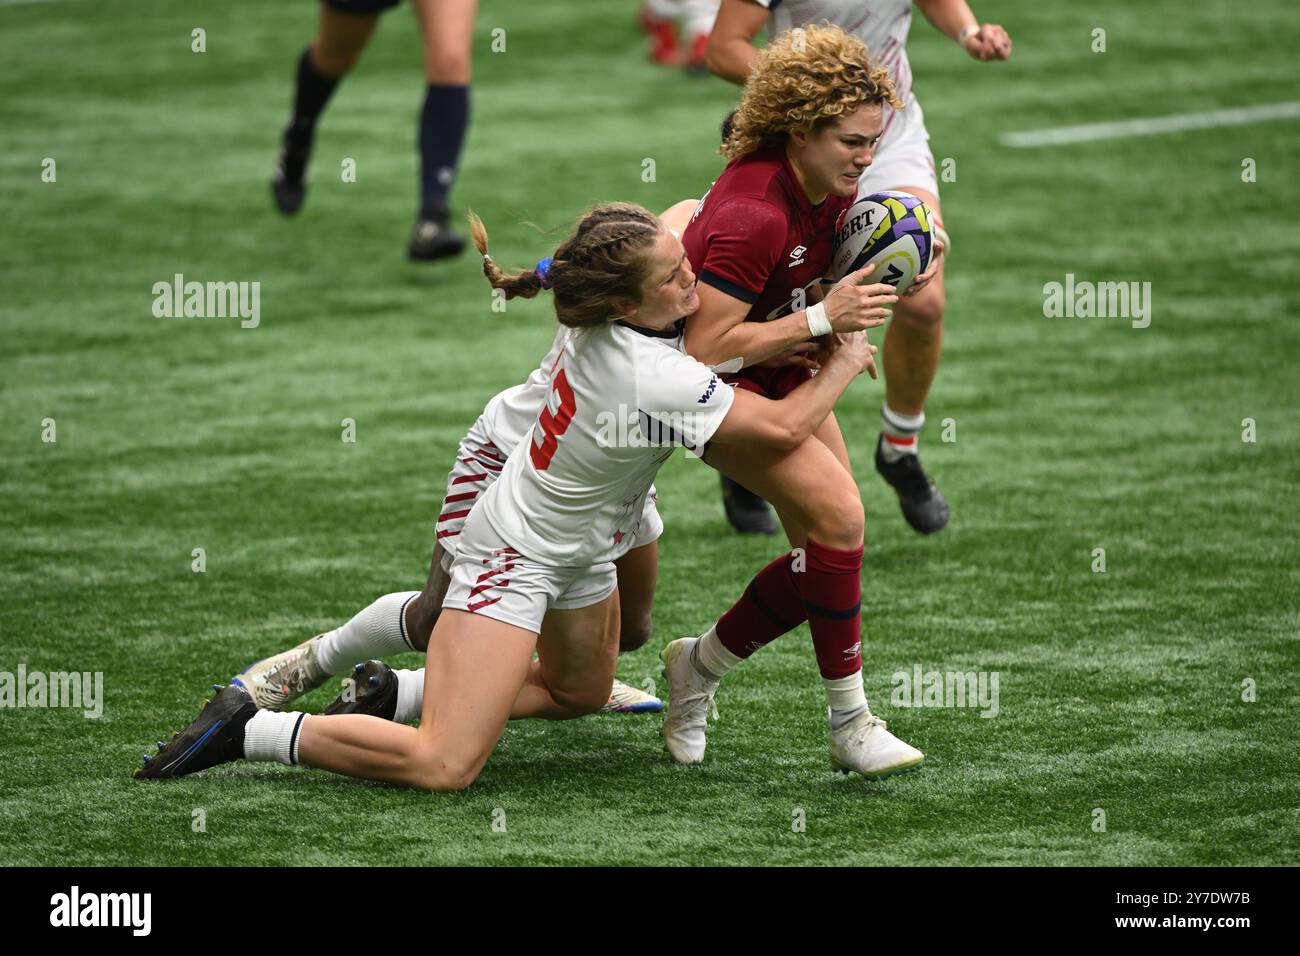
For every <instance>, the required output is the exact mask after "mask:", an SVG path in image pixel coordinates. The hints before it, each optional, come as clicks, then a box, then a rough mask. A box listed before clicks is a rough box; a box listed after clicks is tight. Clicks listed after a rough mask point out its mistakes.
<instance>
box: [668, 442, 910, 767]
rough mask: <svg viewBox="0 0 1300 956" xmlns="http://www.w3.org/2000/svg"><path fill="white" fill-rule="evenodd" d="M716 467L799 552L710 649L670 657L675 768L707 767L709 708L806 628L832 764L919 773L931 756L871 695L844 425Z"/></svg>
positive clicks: (727, 621)
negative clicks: (872, 704)
mask: <svg viewBox="0 0 1300 956" xmlns="http://www.w3.org/2000/svg"><path fill="white" fill-rule="evenodd" d="M706 458H707V460H708V462H709V464H711V465H713V466H714V467H715V468H719V469H721V470H724V471H725V470H727V469H731V472H732V473H731V477H733V478H734V479H736V480H738V481H741V482H743V483H746V485H747V486H748V487H751V488H753V489H754V490H755V491H756V492H757V493H759V494H761V495H762V496H763V497H764V498H766V499H767V500H768V501H770V502H772V504H773V505H774V507H775V508H776V511H777V514H778V515H779V516H780V517H781V520H782V523H783V524H784V525H785V529H786V533H787V535H788V536H789V537H790V541H791V544H793V545H794V546H795V548H797V549H799V550H798V551H797V552H794V553H790V554H785V555H781V556H780V557H778V558H777V559H776V560H774V561H772V562H771V563H770V564H769V565H768V566H767V567H765V568H763V569H762V570H761V571H760V572H759V573H758V574H757V575H756V576H755V577H754V579H753V580H752V581H751V582H750V584H749V586H748V587H747V588H746V589H745V592H744V594H743V595H742V596H741V598H740V600H738V601H737V602H736V603H735V604H734V605H733V606H732V607H731V609H730V610H728V611H727V613H726V614H724V615H723V616H722V617H721V618H719V619H718V621H717V623H716V624H715V625H714V626H713V627H711V628H709V630H708V631H706V632H705V633H704V634H703V635H701V636H700V637H699V638H683V639H681V640H679V641H674V642H673V643H672V644H670V645H669V646H668V647H667V648H665V650H664V652H663V654H662V655H661V657H662V658H663V660H664V664H665V666H666V668H667V670H668V675H669V685H670V690H669V693H670V699H669V711H668V716H667V717H666V718H665V720H664V728H663V734H664V740H665V743H666V744H667V746H668V750H669V752H670V753H671V754H672V756H673V759H675V760H677V761H678V762H679V763H695V762H698V761H699V760H701V759H703V756H704V748H705V729H706V724H705V714H706V712H707V706H708V702H709V701H710V700H711V699H712V696H713V692H714V691H715V690H716V687H717V684H718V682H719V681H720V680H721V679H722V677H723V676H724V675H725V674H726V673H727V671H728V670H730V669H731V668H732V667H734V666H736V665H737V664H739V663H740V662H741V661H742V660H744V659H745V658H747V657H749V656H750V655H752V654H753V653H754V652H755V651H757V650H758V649H760V648H761V647H763V646H764V645H765V644H767V643H770V642H771V641H773V640H775V639H776V638H777V637H779V636H781V635H782V634H784V633H786V632H788V631H789V630H791V629H793V628H794V627H796V626H798V624H800V623H802V622H803V621H804V620H807V621H808V623H809V625H810V628H811V630H812V634H813V646H814V650H815V651H816V655H817V665H818V669H819V670H820V671H821V674H822V682H823V684H824V685H825V688H826V697H827V703H828V704H829V712H828V719H829V725H830V726H829V735H830V755H831V762H832V764H833V765H834V766H835V767H837V768H839V769H847V770H854V771H857V772H859V773H862V774H864V775H867V776H884V775H887V774H889V773H894V772H897V771H898V770H902V769H906V768H908V767H912V766H915V765H917V764H919V763H920V761H921V760H922V759H923V757H922V755H921V753H920V751H918V750H916V749H915V748H913V747H910V746H908V745H907V744H905V743H903V742H902V741H901V740H899V739H898V738H897V737H894V736H893V735H892V734H890V733H888V731H887V730H886V729H885V724H884V721H881V720H880V719H879V718H877V717H876V716H874V715H873V714H872V713H871V711H870V708H869V707H868V706H867V700H866V696H865V693H864V690H863V682H862V659H861V653H860V647H861V645H860V636H861V623H860V607H861V570H862V541H863V528H864V519H863V513H862V502H861V499H860V497H859V495H858V489H857V483H856V482H855V481H854V479H853V476H852V474H851V471H850V469H849V461H848V452H847V449H846V448H845V447H844V441H843V437H842V435H841V434H840V431H839V426H838V424H837V423H836V422H835V420H834V416H830V417H828V418H827V420H826V422H825V423H823V425H822V427H821V429H820V430H819V432H818V433H817V436H816V437H813V438H810V439H808V440H807V441H805V442H804V443H803V444H802V445H800V446H799V448H797V449H795V450H794V451H792V452H786V453H782V452H777V451H769V450H765V449H760V448H749V449H745V450H744V452H743V453H738V451H737V450H736V449H734V448H732V447H728V446H722V445H714V446H712V447H711V448H710V449H709V452H708V454H707V456H706ZM675 702H676V703H675ZM679 705H684V706H680V707H679Z"/></svg>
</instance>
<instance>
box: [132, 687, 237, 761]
mask: <svg viewBox="0 0 1300 956" xmlns="http://www.w3.org/2000/svg"><path fill="white" fill-rule="evenodd" d="M213 689H214V690H220V693H219V694H217V696H216V697H214V698H212V699H211V700H206V701H204V702H203V710H202V711H200V712H199V716H198V717H196V718H195V719H194V722H193V723H191V724H190V725H189V726H188V727H186V728H185V729H184V730H182V731H181V732H180V733H178V734H173V735H172V739H171V740H170V741H167V742H165V743H164V742H163V741H159V742H158V752H157V753H155V754H146V755H145V758H144V766H143V767H139V768H137V769H136V771H135V776H137V777H139V778H141V779H152V780H170V779H173V778H176V777H184V776H186V775H187V774H191V773H197V772H198V771H200V770H206V769H208V768H209V767H215V766H217V765H218V764H223V763H230V762H231V761H232V760H240V759H242V758H243V756H244V727H245V725H246V724H247V723H248V721H249V718H251V717H252V716H253V715H254V714H256V713H257V705H256V704H255V703H253V698H252V697H250V696H249V694H248V691H246V690H244V688H242V687H240V686H238V685H237V684H230V685H228V686H226V687H224V688H223V687H221V685H219V684H218V685H214V687H213Z"/></svg>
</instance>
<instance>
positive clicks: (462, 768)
mask: <svg viewBox="0 0 1300 956" xmlns="http://www.w3.org/2000/svg"><path fill="white" fill-rule="evenodd" d="M410 759H411V775H410V778H409V780H408V782H409V784H410V785H411V786H412V787H415V788H416V789H419V790H425V791H428V792H429V793H448V792H451V791H453V790H465V789H468V788H469V785H470V784H472V783H473V782H474V781H475V780H476V779H477V778H478V775H479V771H480V770H481V769H482V765H481V764H480V763H479V762H478V761H472V760H466V759H465V758H463V757H459V758H458V757H456V756H454V755H451V754H448V753H446V751H445V750H442V749H441V748H439V747H437V746H436V745H434V744H433V743H423V742H422V743H421V744H420V745H419V746H417V747H416V748H415V750H414V752H413V753H412V754H411V757H410Z"/></svg>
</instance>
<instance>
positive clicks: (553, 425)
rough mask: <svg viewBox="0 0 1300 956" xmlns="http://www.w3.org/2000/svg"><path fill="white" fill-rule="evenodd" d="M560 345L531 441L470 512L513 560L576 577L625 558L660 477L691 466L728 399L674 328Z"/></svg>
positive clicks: (582, 335)
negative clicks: (681, 450)
mask: <svg viewBox="0 0 1300 956" xmlns="http://www.w3.org/2000/svg"><path fill="white" fill-rule="evenodd" d="M562 334H563V345H562V348H561V349H560V351H559V353H558V355H557V357H556V359H555V365H554V368H553V369H552V370H551V373H550V380H549V386H550V389H549V393H548V395H547V397H546V401H545V403H544V404H543V405H542V407H541V411H540V412H538V413H536V415H535V416H534V422H533V425H532V431H531V433H530V434H529V435H527V436H525V438H524V440H523V441H522V442H521V443H520V444H519V446H518V447H516V448H515V449H514V451H513V452H512V453H511V455H510V457H509V458H508V459H507V460H506V465H505V467H504V468H503V469H502V470H501V476H500V477H499V478H498V479H497V480H496V481H495V482H493V483H492V485H491V487H489V488H488V489H487V491H486V492H484V493H483V495H482V497H480V498H479V500H478V502H477V503H476V505H475V507H476V508H478V509H481V510H482V511H483V514H484V517H485V518H486V520H487V521H488V523H489V524H490V525H491V526H492V528H493V530H494V531H496V533H497V534H499V535H500V536H501V537H502V538H504V539H505V540H506V541H507V542H509V543H510V545H511V547H513V548H515V550H517V551H519V553H520V554H522V555H523V556H524V557H527V558H533V559H534V560H537V561H541V562H543V563H546V564H551V565H554V566H556V567H585V566H590V565H594V564H600V563H603V562H605V561H616V560H618V559H619V558H620V557H622V556H623V555H624V554H625V553H626V552H627V551H628V549H629V548H630V547H631V546H632V534H633V532H634V531H635V529H636V526H637V523H638V522H639V521H640V520H641V512H642V510H643V508H644V506H645V498H646V495H647V494H648V493H649V491H650V486H651V484H652V483H653V482H654V477H655V474H656V472H658V470H659V466H660V465H662V464H663V463H664V462H665V461H667V460H668V458H669V457H670V456H671V455H672V453H673V450H674V448H675V447H676V446H678V445H681V446H684V447H686V448H690V449H693V450H695V451H696V452H697V453H701V454H702V453H703V450H704V446H705V445H706V444H707V443H708V441H709V440H710V439H711V438H712V437H713V434H714V433H715V432H716V431H717V430H718V426H719V425H720V424H721V423H722V420H723V418H725V417H726V415H727V412H728V411H730V410H731V403H732V400H733V399H734V397H735V395H734V393H733V392H732V390H731V386H729V385H727V384H725V383H724V382H722V381H721V380H720V379H719V378H718V377H717V376H716V375H715V374H714V373H713V370H712V369H710V368H709V367H708V366H706V365H703V364H701V363H700V362H697V361H696V360H695V359H693V358H691V357H690V356H688V355H686V354H685V352H683V351H682V323H680V322H679V323H678V324H677V327H676V328H675V329H670V330H665V331H655V330H651V329H643V328H639V327H637V326H633V325H630V324H628V323H625V322H615V323H611V324H608V325H604V326H601V327H599V328H594V329H585V330H581V331H578V330H570V329H564V330H562Z"/></svg>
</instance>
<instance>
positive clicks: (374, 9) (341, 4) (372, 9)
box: [321, 0, 402, 13]
mask: <svg viewBox="0 0 1300 956" xmlns="http://www.w3.org/2000/svg"><path fill="white" fill-rule="evenodd" d="M321 2H323V3H324V4H325V6H327V7H329V8H330V9H331V10H337V11H338V12H339V13H383V12H384V11H385V10H391V9H392V8H393V7H395V6H397V5H398V4H399V3H401V2H402V0H321Z"/></svg>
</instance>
